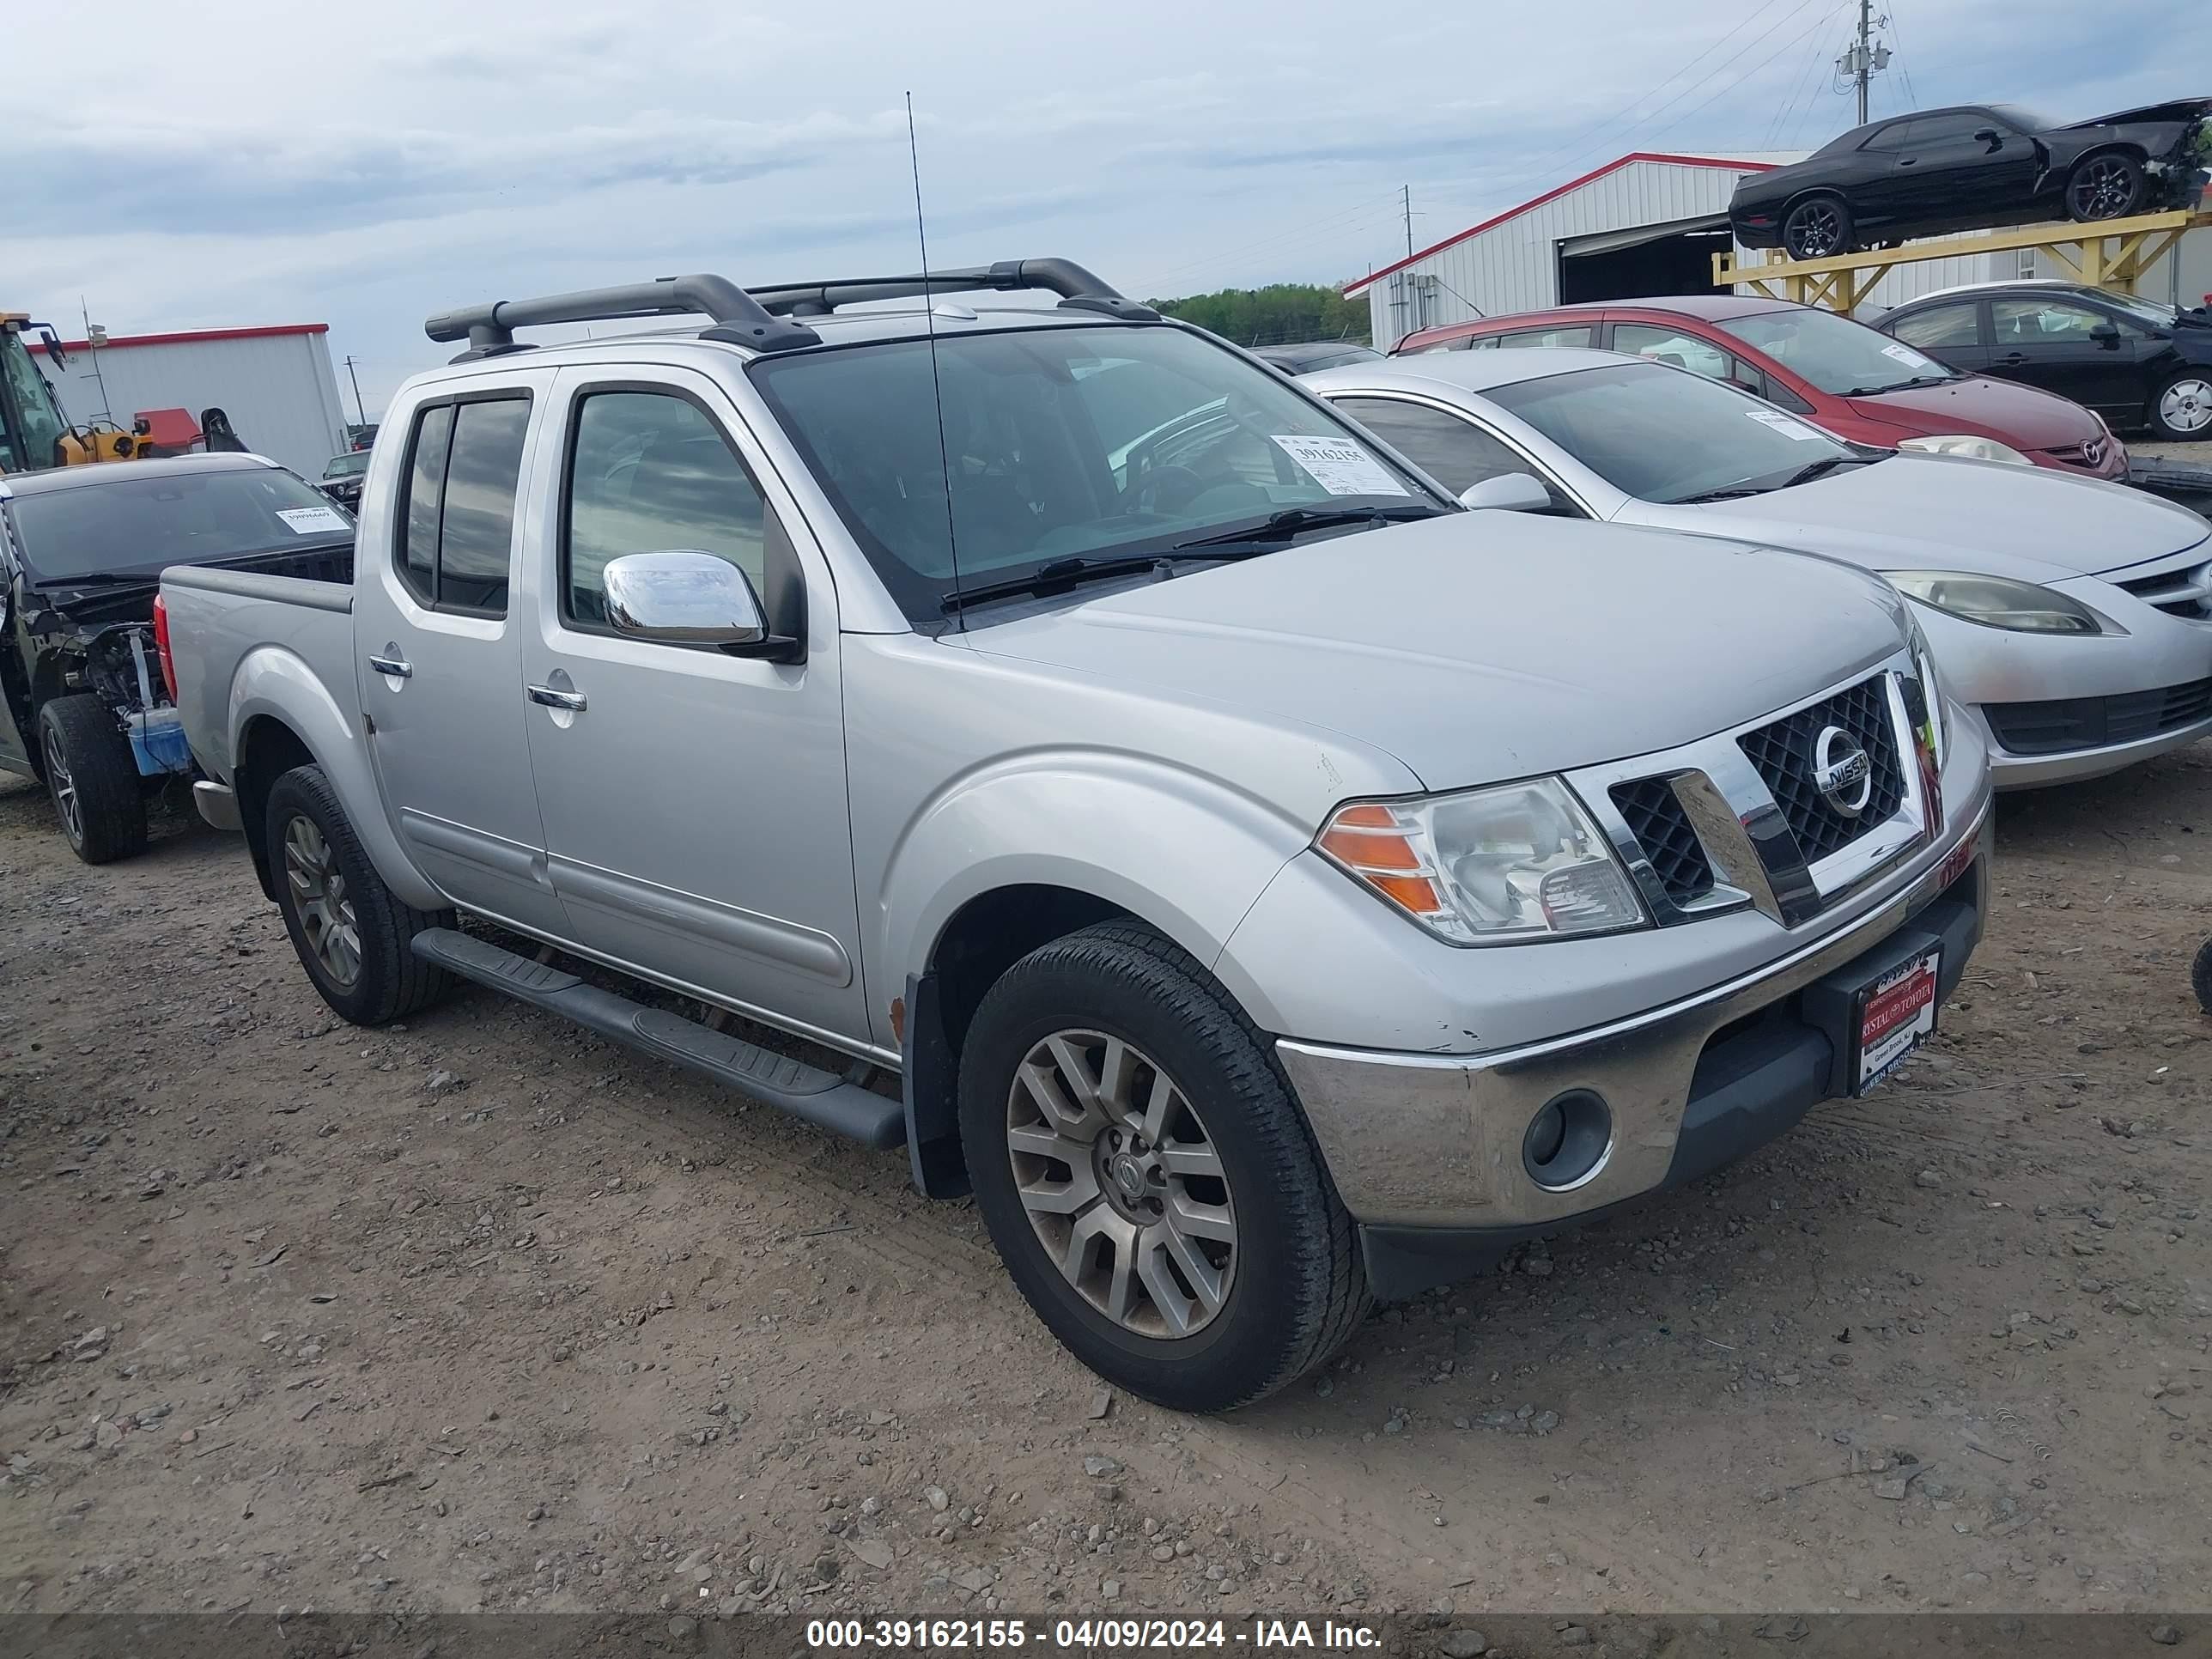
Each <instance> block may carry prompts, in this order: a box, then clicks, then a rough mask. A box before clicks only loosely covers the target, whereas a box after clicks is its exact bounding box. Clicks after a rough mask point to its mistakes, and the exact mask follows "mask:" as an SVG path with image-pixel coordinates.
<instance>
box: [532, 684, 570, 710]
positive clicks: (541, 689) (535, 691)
mask: <svg viewBox="0 0 2212 1659" xmlns="http://www.w3.org/2000/svg"><path fill="white" fill-rule="evenodd" d="M524 695H525V696H527V697H528V698H529V699H530V701H531V702H537V703H543V704H544V705H545V707H546V708H567V709H571V710H581V709H582V708H583V707H584V694H583V693H582V692H580V691H556V690H554V689H553V688H552V687H551V686H550V685H532V686H526V687H525V688H524Z"/></svg>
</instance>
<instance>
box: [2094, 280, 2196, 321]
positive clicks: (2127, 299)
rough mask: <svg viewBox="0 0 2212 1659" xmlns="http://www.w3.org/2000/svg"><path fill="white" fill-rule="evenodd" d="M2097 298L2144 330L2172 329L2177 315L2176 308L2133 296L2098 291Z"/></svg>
mask: <svg viewBox="0 0 2212 1659" xmlns="http://www.w3.org/2000/svg"><path fill="white" fill-rule="evenodd" d="M2097 297H2098V298H2099V299H2100V300H2102V301H2104V302H2105V303H2106V305H2108V306H2110V307H2112V308H2113V309H2114V310H2115V311H2119V312H2124V313H2126V314H2127V315H2128V316H2130V317H2132V318H2134V319H2136V321H2137V322H2139V323H2141V324H2142V325H2143V326H2144V327H2145V328H2172V326H2173V325H2174V319H2175V318H2176V317H2177V316H2178V315H2179V307H2174V306H2169V305H2161V304H2160V303H2159V302H2158V301H2156V300H2145V299H2142V298H2141V297H2139V296H2138V295H2133V294H2112V293H2108V292H2106V291H2103V290H2101V289H2100V291H2099V292H2098V295H2097Z"/></svg>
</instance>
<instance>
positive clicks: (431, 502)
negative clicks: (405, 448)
mask: <svg viewBox="0 0 2212 1659" xmlns="http://www.w3.org/2000/svg"><path fill="white" fill-rule="evenodd" d="M529 429H530V398H529V397H528V395H527V394H526V393H521V394H514V395H508V396H501V397H497V398H467V399H465V400H464V401H461V402H459V403H452V404H433V405H432V406H431V407H429V408H428V409H425V410H422V412H421V413H420V414H418V415H417V416H416V420H415V431H414V435H413V436H412V438H411V440H410V449H409V453H408V461H407V475H406V476H407V498H406V500H405V501H404V502H403V503H401V511H400V514H399V522H400V526H401V531H400V540H399V546H398V549H397V550H396V551H397V553H398V558H397V560H396V561H395V563H396V566H397V568H398V572H399V574H400V577H401V579H402V580H404V581H405V582H406V584H407V586H408V588H409V590H410V592H413V594H414V595H415V597H416V599H420V600H421V601H422V603H423V604H425V605H430V606H432V607H433V608H435V609H437V610H441V611H468V612H471V613H473V614H475V615H478V616H489V617H503V616H505V615H506V614H507V568H508V564H509V562H510V559H511V556H512V553H513V545H514V498H515V494H516V491H517V489H518V488H519V487H520V483H521V479H522V448H523V442H524V440H525V438H526V436H527V435H528V433H529Z"/></svg>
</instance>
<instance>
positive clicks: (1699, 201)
mask: <svg viewBox="0 0 2212 1659" xmlns="http://www.w3.org/2000/svg"><path fill="white" fill-rule="evenodd" d="M1799 160H1802V152H1801V153H1796V154H1789V155H1738V156H1733V157H1722V156H1711V155H1667V154H1661V153H1656V152H1652V151H1646V150H1638V151H1636V152H1634V153H1633V154H1631V155H1624V156H1622V157H1621V158H1620V160H1619V161H1611V162H1608V163H1607V164H1606V165H1605V166H1604V167H1599V168H1598V169H1597V170H1596V171H1595V172H1594V173H1584V174H1583V176H1582V177H1581V178H1579V179H1571V180H1569V181H1568V182H1567V183H1565V184H1564V185H1559V187H1558V188H1557V189H1556V190H1548V191H1545V192H1544V193H1543V194H1542V195H1541V196H1538V197H1533V198H1532V199H1530V200H1528V201H1526V202H1523V203H1522V204H1521V205H1520V206H1519V207H1516V208H1510V209H1508V210H1506V211H1505V212H1504V213H1501V214H1498V215H1497V216H1494V217H1492V218H1489V219H1486V220H1484V221H1483V222H1481V223H1480V224H1479V225H1472V226H1469V227H1468V228H1467V229H1465V230H1463V231H1461V232H1460V233H1459V234H1457V235H1455V236H1452V237H1449V238H1448V239H1446V240H1443V241H1441V242H1438V243H1437V244H1436V245H1435V246H1433V247H1428V248H1424V249H1422V250H1421V251H1420V252H1418V253H1416V254H1414V255H1413V257H1412V258H1407V259H1401V260H1400V261H1399V262H1398V263H1397V264H1394V265H1386V266H1384V267H1383V269H1382V270H1376V271H1372V272H1370V273H1369V274H1368V275H1367V276H1363V277H1361V278H1360V279H1359V280H1358V281H1357V282H1354V283H1346V284H1345V289H1344V291H1345V293H1346V295H1357V294H1360V293H1363V292H1364V294H1366V295H1367V296H1368V304H1369V307H1370V313H1371V315H1372V318H1373V326H1374V335H1373V338H1374V341H1375V343H1376V345H1377V346H1378V347H1380V348H1382V349H1386V350H1387V349H1389V347H1391V346H1392V345H1395V343H1397V342H1398V341H1400V340H1401V339H1403V338H1405V337H1406V336H1407V335H1408V334H1410V333H1412V332H1413V331H1414V330H1415V329H1419V328H1434V327H1437V325H1441V324H1444V323H1458V322H1466V321H1468V320H1469V319H1473V318H1474V317H1477V316H1485V317H1498V316H1504V315H1506V314H1508V313H1512V312H1517V311H1541V310H1543V309H1545V308H1547V307H1551V306H1559V305H1571V304H1574V303H1576V302H1577V301H1584V300H1627V299H1636V298H1639V297H1644V296H1647V295H1656V294H1710V293H1711V292H1712V284H1713V276H1712V255H1713V253H1714V252H1715V250H1717V249H1724V248H1726V247H1728V246H1729V240H1730V239H1729V228H1728V204H1729V196H1730V194H1731V193H1732V192H1733V191H1735V184H1736V180H1737V179H1741V178H1742V177H1743V176H1744V175H1745V174H1746V173H1763V172H1765V171H1767V170H1768V169H1769V168H1771V167H1782V166H1785V165H1787V164H1788V163H1790V162H1791V161H1799ZM2021 258H2022V256H2021V255H2020V254H2018V253H2010V254H1994V253H1992V254H1975V255H1972V256H1971V257H1959V258H1948V259H1931V260H1929V261H1927V262H1925V263H1924V264H1917V265H1908V266H1903V267H1900V268H1899V269H1898V270H1893V271H1892V272H1890V273H1889V274H1888V275H1887V276H1885V277H1883V278H1882V280H1881V282H1880V283H1877V284H1876V285H1875V289H1874V292H1873V293H1872V294H1871V295H1869V297H1868V300H1867V302H1866V307H1864V308H1863V311H1862V314H1869V313H1871V312H1872V311H1873V310H1875V309H1876V308H1879V307H1887V306H1893V305H1899V304H1901V303H1903V302H1904V301H1906V300H1908V299H1911V298H1912V297H1913V296H1914V295H1920V294H1925V293H1927V292H1929V291H1930V290H1931V289H1939V288H1950V287H1953V286H1954V285H1956V284H1958V283H1980V282H1990V281H1993V280H1996V279H1997V278H1999V277H2012V276H2020V275H2021V273H2022V264H2021ZM2028 274H2030V275H2033V270H2030V271H2029V272H2028Z"/></svg>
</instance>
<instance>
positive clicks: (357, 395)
mask: <svg viewBox="0 0 2212 1659" xmlns="http://www.w3.org/2000/svg"><path fill="white" fill-rule="evenodd" d="M1369 199H1370V201H1371V200H1372V199H1374V198H1373V197H1370V198H1369ZM345 363H346V379H348V380H351V381H352V382H353V413H354V419H355V420H356V422H359V423H360V424H361V425H362V426H367V425H368V411H367V410H364V409H363V408H362V406H361V376H360V375H358V374H355V373H354V372H353V365H354V356H353V353H351V352H350V351H349V352H348V353H346V360H345Z"/></svg>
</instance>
